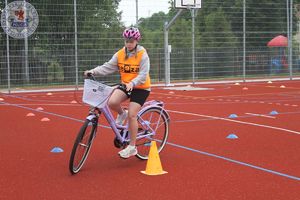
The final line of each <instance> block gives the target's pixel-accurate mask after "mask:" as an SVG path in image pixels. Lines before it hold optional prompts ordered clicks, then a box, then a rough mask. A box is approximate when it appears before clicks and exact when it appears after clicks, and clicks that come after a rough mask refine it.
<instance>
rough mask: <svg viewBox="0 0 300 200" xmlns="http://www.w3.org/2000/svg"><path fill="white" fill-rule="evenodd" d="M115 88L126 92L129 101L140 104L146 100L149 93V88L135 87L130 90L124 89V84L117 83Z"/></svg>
mask: <svg viewBox="0 0 300 200" xmlns="http://www.w3.org/2000/svg"><path fill="white" fill-rule="evenodd" d="M117 89H119V90H122V91H123V92H124V93H125V94H126V96H127V97H128V98H130V102H135V103H138V104H140V105H141V106H143V105H144V103H145V102H146V100H147V98H148V96H149V94H150V91H149V90H143V89H136V88H133V90H132V91H126V88H125V87H124V85H119V86H118V88H117Z"/></svg>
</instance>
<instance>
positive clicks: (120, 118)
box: [116, 110, 128, 125]
mask: <svg viewBox="0 0 300 200" xmlns="http://www.w3.org/2000/svg"><path fill="white" fill-rule="evenodd" d="M127 116H128V111H127V110H124V112H123V113H122V114H121V115H118V116H117V119H116V124H118V125H122V124H124V122H125V120H126V118H127Z"/></svg>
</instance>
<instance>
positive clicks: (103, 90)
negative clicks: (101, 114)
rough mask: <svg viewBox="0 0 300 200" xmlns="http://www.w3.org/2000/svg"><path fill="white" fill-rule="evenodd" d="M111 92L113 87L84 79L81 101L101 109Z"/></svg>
mask: <svg viewBox="0 0 300 200" xmlns="http://www.w3.org/2000/svg"><path fill="white" fill-rule="evenodd" d="M112 91H113V87H110V86H108V85H105V84H103V83H99V82H97V81H93V80H90V79H85V80H84V86H83V96H82V101H83V102H84V103H87V104H89V105H91V106H93V107H97V108H103V107H104V106H105V105H106V103H107V101H108V99H109V97H110V95H111V93H112Z"/></svg>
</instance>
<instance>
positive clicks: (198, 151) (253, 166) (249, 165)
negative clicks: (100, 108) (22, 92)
mask: <svg viewBox="0 0 300 200" xmlns="http://www.w3.org/2000/svg"><path fill="white" fill-rule="evenodd" d="M0 103H1V104H6V105H10V106H14V107H18V108H23V109H27V110H32V111H35V112H40V113H44V114H49V115H53V116H57V117H61V118H64V119H70V120H73V121H78V122H84V120H79V119H75V118H72V117H68V116H64V115H59V114H56V113H52V112H46V111H40V110H36V109H33V108H29V107H25V106H21V105H17V104H10V103H6V102H0ZM100 126H102V125H100ZM102 127H104V128H110V127H109V126H102ZM167 144H168V145H171V146H174V147H178V148H181V149H185V150H189V151H192V152H195V153H199V154H203V155H206V156H210V157H214V158H218V159H222V160H226V161H229V162H232V163H236V164H239V165H243V166H247V167H250V168H254V169H257V170H261V171H264V172H268V173H271V174H276V175H279V176H282V177H286V178H289V179H293V180H297V181H300V177H297V176H292V175H288V174H284V173H281V172H276V171H274V170H270V169H266V168H263V167H259V166H255V165H252V164H249V163H245V162H241V161H237V160H233V159H230V158H226V157H224V156H219V155H216V154H212V153H208V152H205V151H200V150H197V149H193V148H189V147H185V146H182V145H178V144H174V143H171V142H167Z"/></svg>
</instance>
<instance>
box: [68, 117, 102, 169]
mask: <svg viewBox="0 0 300 200" xmlns="http://www.w3.org/2000/svg"><path fill="white" fill-rule="evenodd" d="M96 131H97V122H95V121H94V120H92V121H91V120H89V119H87V120H86V121H85V122H84V124H83V125H82V127H81V129H80V131H79V133H78V135H77V138H76V140H75V143H74V146H73V149H72V152H71V157H70V161H69V170H70V172H71V174H76V173H78V172H79V171H80V169H81V168H82V166H83V164H84V163H85V161H86V159H87V157H88V154H89V152H90V149H91V146H92V143H93V140H94V138H95V136H96Z"/></svg>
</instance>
